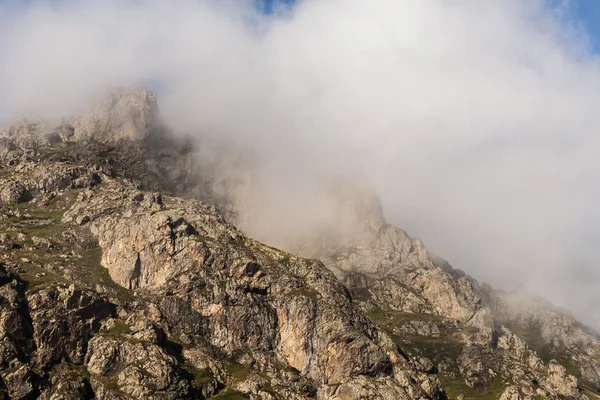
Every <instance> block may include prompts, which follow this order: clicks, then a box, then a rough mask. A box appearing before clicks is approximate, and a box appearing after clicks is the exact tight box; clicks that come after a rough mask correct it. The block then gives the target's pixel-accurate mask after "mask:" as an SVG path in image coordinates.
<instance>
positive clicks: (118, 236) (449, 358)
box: [0, 88, 600, 400]
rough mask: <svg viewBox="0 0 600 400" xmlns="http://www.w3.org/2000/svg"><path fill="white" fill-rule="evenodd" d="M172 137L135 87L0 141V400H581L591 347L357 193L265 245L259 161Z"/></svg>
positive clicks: (351, 184)
mask: <svg viewBox="0 0 600 400" xmlns="http://www.w3.org/2000/svg"><path fill="white" fill-rule="evenodd" d="M175 130H176V127H171V129H167V128H166V127H165V126H164V125H162V123H161V122H160V117H159V114H158V107H157V102H156V97H155V96H154V94H152V93H151V92H148V91H147V90H145V89H139V88H138V89H126V90H121V91H117V92H114V93H110V94H109V95H107V96H106V97H104V98H102V99H101V101H100V102H99V103H96V104H94V105H93V106H92V107H90V108H89V110H88V111H87V112H86V113H84V114H83V115H82V116H80V117H77V118H74V119H73V120H70V121H67V120H65V121H61V122H60V123H58V124H51V123H47V122H40V121H35V120H24V121H21V122H19V123H16V124H14V125H12V126H10V127H8V128H7V129H4V130H2V131H0V161H1V162H0V297H1V299H2V301H1V302H0V377H1V378H2V383H3V388H4V389H3V390H0V393H2V395H3V396H5V398H12V399H31V398H42V399H63V398H64V399H71V398H99V399H129V398H134V399H138V398H139V399H146V398H149V399H159V398H160V399H189V398H198V399H204V398H210V397H212V396H220V397H225V398H251V399H306V398H318V399H357V400H358V399H390V400H391V399H444V398H461V397H460V396H463V397H462V398H463V399H468V398H484V397H486V396H487V397H489V398H500V399H505V400H509V399H511V400H512V399H533V398H551V399H561V398H563V399H585V398H593V396H594V395H593V394H592V393H593V392H594V391H596V390H597V387H598V385H600V379H599V378H598V376H599V375H598V371H600V365H599V362H598V360H599V355H598V349H600V346H599V344H600V342H599V338H598V334H597V333H595V332H594V331H593V330H591V329H589V328H586V327H584V326H583V325H581V324H579V323H577V321H576V320H575V319H573V318H572V317H570V316H568V315H567V314H566V313H565V312H563V311H561V310H557V309H555V308H553V307H552V306H551V305H549V304H548V303H546V302H544V301H542V300H540V299H535V298H531V297H528V296H525V295H522V294H519V293H500V292H496V291H494V290H493V289H492V288H491V287H490V286H489V285H487V284H483V285H480V284H479V283H478V282H476V281H475V280H474V279H472V278H471V277H469V276H468V275H467V274H465V273H464V272H463V271H460V270H457V269H454V268H453V267H451V266H450V265H449V264H448V263H447V262H446V261H445V260H443V259H442V258H440V257H437V256H433V255H431V254H429V253H428V251H427V249H426V248H425V246H424V244H423V243H422V242H421V241H420V240H419V239H415V238H411V237H410V236H409V235H408V234H407V233H406V232H404V231H403V230H401V229H399V228H397V227H394V226H392V225H390V224H388V223H387V222H386V220H385V218H384V213H383V210H382V208H381V205H380V203H379V200H378V198H377V196H376V194H374V193H373V192H372V191H370V190H369V189H368V186H366V185H364V184H363V183H361V181H360V180H358V179H356V180H354V181H352V180H348V179H346V180H340V181H324V182H320V183H319V185H317V186H314V187H315V188H317V189H318V190H315V191H314V193H313V192H311V193H310V196H308V197H310V198H312V199H313V200H312V201H314V203H313V204H311V205H310V207H308V206H307V210H308V211H310V212H308V211H307V212H306V213H305V214H302V213H299V215H302V216H306V218H299V219H296V220H293V219H291V220H290V221H287V224H283V223H282V224H280V226H279V227H277V226H275V225H273V222H277V218H276V216H277V215H279V214H277V213H270V212H269V209H268V207H264V204H272V203H273V202H274V200H275V198H276V199H291V198H293V197H294V196H287V195H283V196H281V197H275V198H273V196H271V194H272V193H273V192H272V191H265V190H263V189H265V187H264V186H262V184H263V181H261V180H260V179H259V180H257V179H256V177H257V171H260V170H259V169H255V168H258V167H257V165H258V164H259V160H257V159H256V158H255V157H254V156H253V155H252V154H251V153H247V152H246V150H245V149H241V148H237V147H235V146H229V145H227V144H226V143H224V142H218V141H216V140H214V139H202V140H200V139H198V140H196V139H194V140H192V139H191V138H190V137H182V136H177V135H175V134H174V131H175ZM217 150H218V151H217ZM261 173H262V171H261ZM340 182H341V183H340ZM269 189H270V190H272V188H269ZM292 193H293V192H292ZM265 201H266V203H263V202H265ZM269 201H271V203H270V202H269ZM273 204H274V203H273ZM291 204H292V205H293V206H296V205H297V203H291ZM261 205H263V206H261ZM287 206H290V204H287ZM282 209H283V210H289V207H288V208H286V207H283V208H282ZM313 211H314V214H315V215H314V216H313V217H309V214H311V212H313ZM317 217H318V218H317ZM302 220H303V221H302ZM295 225H298V226H297V228H298V229H292V230H289V227H290V226H291V227H293V226H295ZM270 226H273V229H271V230H269V229H268V228H269V227H270ZM251 236H252V237H251ZM586 396H587V397H586ZM217 398H219V397H217Z"/></svg>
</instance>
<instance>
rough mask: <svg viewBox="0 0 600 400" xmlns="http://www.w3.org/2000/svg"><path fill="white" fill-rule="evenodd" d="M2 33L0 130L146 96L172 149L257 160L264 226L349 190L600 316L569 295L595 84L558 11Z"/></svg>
mask: <svg viewBox="0 0 600 400" xmlns="http://www.w3.org/2000/svg"><path fill="white" fill-rule="evenodd" d="M13 6H14V5H13ZM1 7H4V8H1ZM9 11H10V12H9ZM0 26H1V28H0V34H1V36H0V54H2V63H0V93H1V97H0V119H1V118H2V116H4V117H7V116H9V115H13V114H20V113H23V112H32V110H36V111H40V110H44V111H46V112H47V113H69V112H72V111H73V110H75V109H76V108H77V107H78V106H80V105H81V104H82V102H83V100H84V99H86V98H87V97H88V96H89V95H90V93H92V92H93V91H95V90H97V89H98V88H101V87H103V86H105V85H125V84H132V83H138V82H144V81H147V80H155V81H159V82H160V83H161V87H162V89H163V93H162V94H161V95H162V99H161V104H162V108H163V110H164V112H165V114H166V115H167V116H168V117H169V118H170V119H171V121H177V123H178V126H179V128H180V129H183V130H192V131H195V132H212V133H215V132H216V133H219V134H223V135H231V136H233V137H235V138H236V139H237V140H239V141H240V142H245V143H252V144H253V145H255V146H256V147H257V148H258V149H259V150H260V151H263V152H264V153H265V159H266V160H267V164H268V165H269V166H270V168H271V169H270V170H269V171H270V173H271V174H272V182H276V183H277V185H274V186H276V188H277V190H273V191H267V192H266V195H265V197H266V198H267V200H269V199H270V200H272V201H273V203H277V204H278V208H277V209H276V210H277V212H274V214H275V216H276V218H274V219H275V220H279V221H281V220H289V221H293V222H294V223H296V222H297V221H299V220H304V221H306V220H307V218H308V220H309V221H310V215H311V214H312V215H313V218H314V219H318V217H317V216H318V215H319V214H318V213H316V212H315V210H316V209H317V208H318V207H317V206H316V205H315V204H312V203H311V200H314V199H311V196H310V191H309V190H306V188H307V187H309V188H310V187H311V186H310V185H311V184H310V183H309V182H312V181H313V178H314V177H315V176H317V175H325V176H327V175H329V174H334V173H335V174H340V173H343V172H344V171H350V170H352V171H353V170H355V169H357V170H362V171H366V174H367V175H368V176H369V177H370V179H371V180H372V182H373V185H374V186H375V187H376V188H377V191H378V192H379V193H380V195H381V197H382V200H383V203H384V209H385V212H386V215H387V217H388V219H389V220H390V221H391V222H393V223H395V224H397V225H399V226H401V227H403V228H405V229H407V230H408V232H409V233H410V234H412V235H417V236H419V237H421V238H422V239H423V240H424V242H425V243H426V245H428V247H429V248H430V249H432V250H433V251H434V252H436V253H438V254H440V255H442V256H445V257H446V258H448V259H449V260H450V262H451V263H452V264H454V265H455V266H457V267H460V268H463V269H465V270H466V271H468V272H470V273H472V274H473V275H474V276H476V277H477V278H480V279H485V280H488V281H490V282H491V283H492V284H495V285H497V286H504V287H509V286H512V285H514V284H517V283H520V282H525V283H527V284H528V285H530V286H532V287H533V288H535V289H536V290H538V291H541V292H543V293H544V294H545V295H546V296H547V297H549V298H550V299H552V300H554V301H556V302H559V303H562V304H566V305H567V306H569V307H571V308H574V309H577V310H579V311H580V312H590V313H591V312H592V310H593V308H594V307H593V306H592V305H593V304H596V303H597V302H598V301H599V300H600V298H599V297H600V295H597V294H596V292H597V291H595V290H594V287H593V286H590V285H584V284H583V283H582V279H581V276H582V275H584V276H596V275H597V273H596V275H594V274H590V273H588V271H597V267H596V265H595V255H596V253H597V244H596V241H595V239H596V238H598V237H599V233H600V232H599V228H598V227H599V226H600V215H599V213H598V211H596V209H597V207H596V202H597V201H598V200H599V199H600V179H599V178H600V164H598V162H597V160H598V156H599V154H598V153H600V143H599V140H600V136H598V134H597V133H596V125H597V123H598V111H597V108H598V104H600V69H599V65H598V59H597V58H596V56H595V55H593V54H592V53H591V52H590V50H589V48H588V43H587V39H586V37H585V35H584V34H582V32H581V31H579V30H578V29H577V27H576V25H573V24H572V23H571V22H570V21H569V20H568V19H565V18H564V17H563V14H562V13H561V9H560V8H554V9H550V8H548V7H547V4H546V3H545V2H543V1H541V0H540V1H526V0H503V1H470V0H462V1H460V0H459V1H453V2H447V1H441V0H437V1H436V0H432V1H418V0H413V1H409V0H406V1H401V2H398V1H393V0H379V1H375V2H366V1H358V0H321V1H316V0H305V1H302V2H300V3H299V4H297V5H296V6H295V8H294V9H293V10H292V11H291V12H290V13H289V14H288V15H285V16H283V17H281V18H272V17H265V16H261V15H259V14H257V13H255V12H254V11H253V6H252V2H250V1H247V2H241V1H237V2H234V1H226V2H210V1H194V0H182V1H178V2H164V1H158V0H156V1H116V0H111V1H99V0H98V1H86V2H83V1H65V0H59V1H53V2H36V3H33V5H30V6H27V7H23V8H21V9H20V10H18V11H15V8H10V6H7V5H5V6H0ZM275 193H279V194H278V195H277V197H275ZM307 204H309V205H310V206H308V207H302V205H307ZM286 205H287V206H286ZM273 207H274V205H273ZM315 215H316V216H315ZM283 216H285V218H283ZM284 226H285V225H284ZM307 226H309V227H310V224H308V225H307ZM594 279H595V278H594ZM594 282H595V283H597V281H594ZM594 319H595V320H596V321H597V322H598V321H600V315H598V314H596V315H593V314H590V315H589V318H588V320H594Z"/></svg>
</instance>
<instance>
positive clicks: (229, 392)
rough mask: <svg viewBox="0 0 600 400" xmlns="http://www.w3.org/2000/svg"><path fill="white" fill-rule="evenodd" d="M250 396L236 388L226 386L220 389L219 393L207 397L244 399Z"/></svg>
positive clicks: (221, 399) (228, 399)
mask: <svg viewBox="0 0 600 400" xmlns="http://www.w3.org/2000/svg"><path fill="white" fill-rule="evenodd" d="M249 398H250V397H249V396H247V395H245V394H244V393H242V392H239V391H237V390H234V389H231V388H227V389H225V390H223V391H221V392H220V393H219V394H217V395H216V396H213V397H209V399H220V400H244V399H249Z"/></svg>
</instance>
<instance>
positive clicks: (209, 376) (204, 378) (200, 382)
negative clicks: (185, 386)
mask: <svg viewBox="0 0 600 400" xmlns="http://www.w3.org/2000/svg"><path fill="white" fill-rule="evenodd" d="M183 370H184V371H185V372H186V375H187V376H186V378H187V379H188V380H189V381H190V383H191V384H192V387H194V388H196V389H199V388H201V387H203V386H204V385H206V384H208V383H211V382H213V381H214V380H215V376H214V375H213V373H212V371H211V370H210V369H208V368H204V369H200V370H198V369H196V368H194V367H192V366H191V365H185V366H184V367H183Z"/></svg>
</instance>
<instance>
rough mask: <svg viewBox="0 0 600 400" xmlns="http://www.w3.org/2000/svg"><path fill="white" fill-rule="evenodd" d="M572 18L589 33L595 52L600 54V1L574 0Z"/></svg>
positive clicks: (571, 11)
mask: <svg viewBox="0 0 600 400" xmlns="http://www.w3.org/2000/svg"><path fill="white" fill-rule="evenodd" d="M570 7H571V8H570V17H571V18H573V20H574V21H575V22H576V23H580V24H581V26H582V28H583V29H584V30H585V31H586V32H587V34H588V35H589V38H590V42H591V45H592V48H593V49H594V52H595V53H596V54H600V1H598V0H574V1H572V4H571V6H570Z"/></svg>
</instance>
